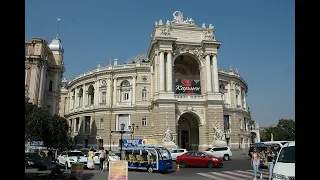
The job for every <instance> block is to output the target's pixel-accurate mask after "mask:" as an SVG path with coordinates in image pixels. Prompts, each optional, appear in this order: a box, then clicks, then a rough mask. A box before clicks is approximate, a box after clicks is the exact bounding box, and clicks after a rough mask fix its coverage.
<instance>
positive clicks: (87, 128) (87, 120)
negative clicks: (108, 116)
mask: <svg viewBox="0 0 320 180" xmlns="http://www.w3.org/2000/svg"><path fill="white" fill-rule="evenodd" d="M84 132H86V133H89V132H90V116H86V117H85V119H84Z"/></svg>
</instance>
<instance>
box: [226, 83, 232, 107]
mask: <svg viewBox="0 0 320 180" xmlns="http://www.w3.org/2000/svg"><path fill="white" fill-rule="evenodd" d="M227 103H228V104H229V105H231V82H228V102H227Z"/></svg>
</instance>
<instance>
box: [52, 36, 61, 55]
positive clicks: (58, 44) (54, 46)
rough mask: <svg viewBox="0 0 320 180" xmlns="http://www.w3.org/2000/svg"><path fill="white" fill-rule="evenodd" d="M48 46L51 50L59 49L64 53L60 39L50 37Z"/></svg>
mask: <svg viewBox="0 0 320 180" xmlns="http://www.w3.org/2000/svg"><path fill="white" fill-rule="evenodd" d="M49 48H50V49H51V51H59V52H61V53H62V54H63V53H64V49H63V47H62V44H61V40H60V39H52V42H51V43H50V44H49Z"/></svg>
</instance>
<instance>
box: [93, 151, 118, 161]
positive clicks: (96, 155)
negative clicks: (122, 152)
mask: <svg viewBox="0 0 320 180" xmlns="http://www.w3.org/2000/svg"><path fill="white" fill-rule="evenodd" d="M99 155H100V153H99V152H95V153H94V156H93V161H94V164H100V158H99ZM119 160H120V156H118V155H116V154H115V153H113V152H110V151H109V161H119Z"/></svg>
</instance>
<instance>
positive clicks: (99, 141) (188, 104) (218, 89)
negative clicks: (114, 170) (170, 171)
mask: <svg viewBox="0 0 320 180" xmlns="http://www.w3.org/2000/svg"><path fill="white" fill-rule="evenodd" d="M214 32H215V29H214V27H213V26H212V25H211V24H209V26H206V25H205V24H202V26H201V27H199V26H198V25H196V24H195V23H194V21H193V20H192V19H183V14H182V13H181V12H179V11H176V12H175V13H174V14H173V20H172V21H170V20H168V21H166V22H162V20H159V21H156V22H155V25H154V31H153V34H152V37H151V43H150V46H149V49H148V50H147V53H146V54H142V55H138V56H135V57H132V58H130V59H128V60H127V61H126V62H125V63H124V64H118V60H117V59H114V60H113V61H110V63H109V64H108V65H107V66H101V65H100V64H98V66H97V68H96V69H94V70H92V71H89V72H85V73H83V74H80V75H78V76H77V77H75V78H73V79H72V80H71V79H70V80H64V81H63V82H62V83H63V87H62V89H61V104H60V115H61V116H65V117H66V118H67V119H68V120H69V124H70V127H71V129H70V130H71V133H72V135H73V136H74V137H75V145H76V146H77V147H91V146H102V145H103V146H105V147H106V148H107V149H109V148H111V149H113V148H114V147H116V146H118V145H119V139H120V135H117V134H111V131H116V130H119V129H120V124H121V123H124V124H125V129H126V130H130V129H128V127H129V126H132V124H133V123H134V124H135V126H136V125H138V126H139V128H138V129H137V130H134V138H135V139H142V138H149V139H156V140H157V141H158V142H159V144H160V145H161V144H162V143H163V140H164V132H165V131H166V129H167V128H168V126H169V127H170V129H171V132H172V136H173V141H174V143H175V144H176V145H177V146H179V147H182V148H186V149H188V150H196V149H199V150H204V149H206V148H207V147H211V146H214V145H215V144H212V143H213V139H214V138H215V130H214V124H215V125H216V126H215V127H216V128H217V127H219V128H220V131H221V132H223V133H224V136H225V137H226V138H225V139H226V141H227V143H228V145H229V146H231V147H232V148H238V147H242V148H244V147H246V146H248V143H250V130H249V129H250V128H249V123H248V119H250V117H249V113H248V104H247V92H248V84H247V83H246V82H245V80H244V79H243V78H242V77H241V76H240V74H239V72H238V70H235V71H234V70H233V69H232V67H230V69H228V70H222V69H220V68H218V49H219V47H220V45H221V42H220V41H217V40H216V37H215V33H214ZM124 138H132V137H131V136H130V135H125V137H124Z"/></svg>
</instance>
